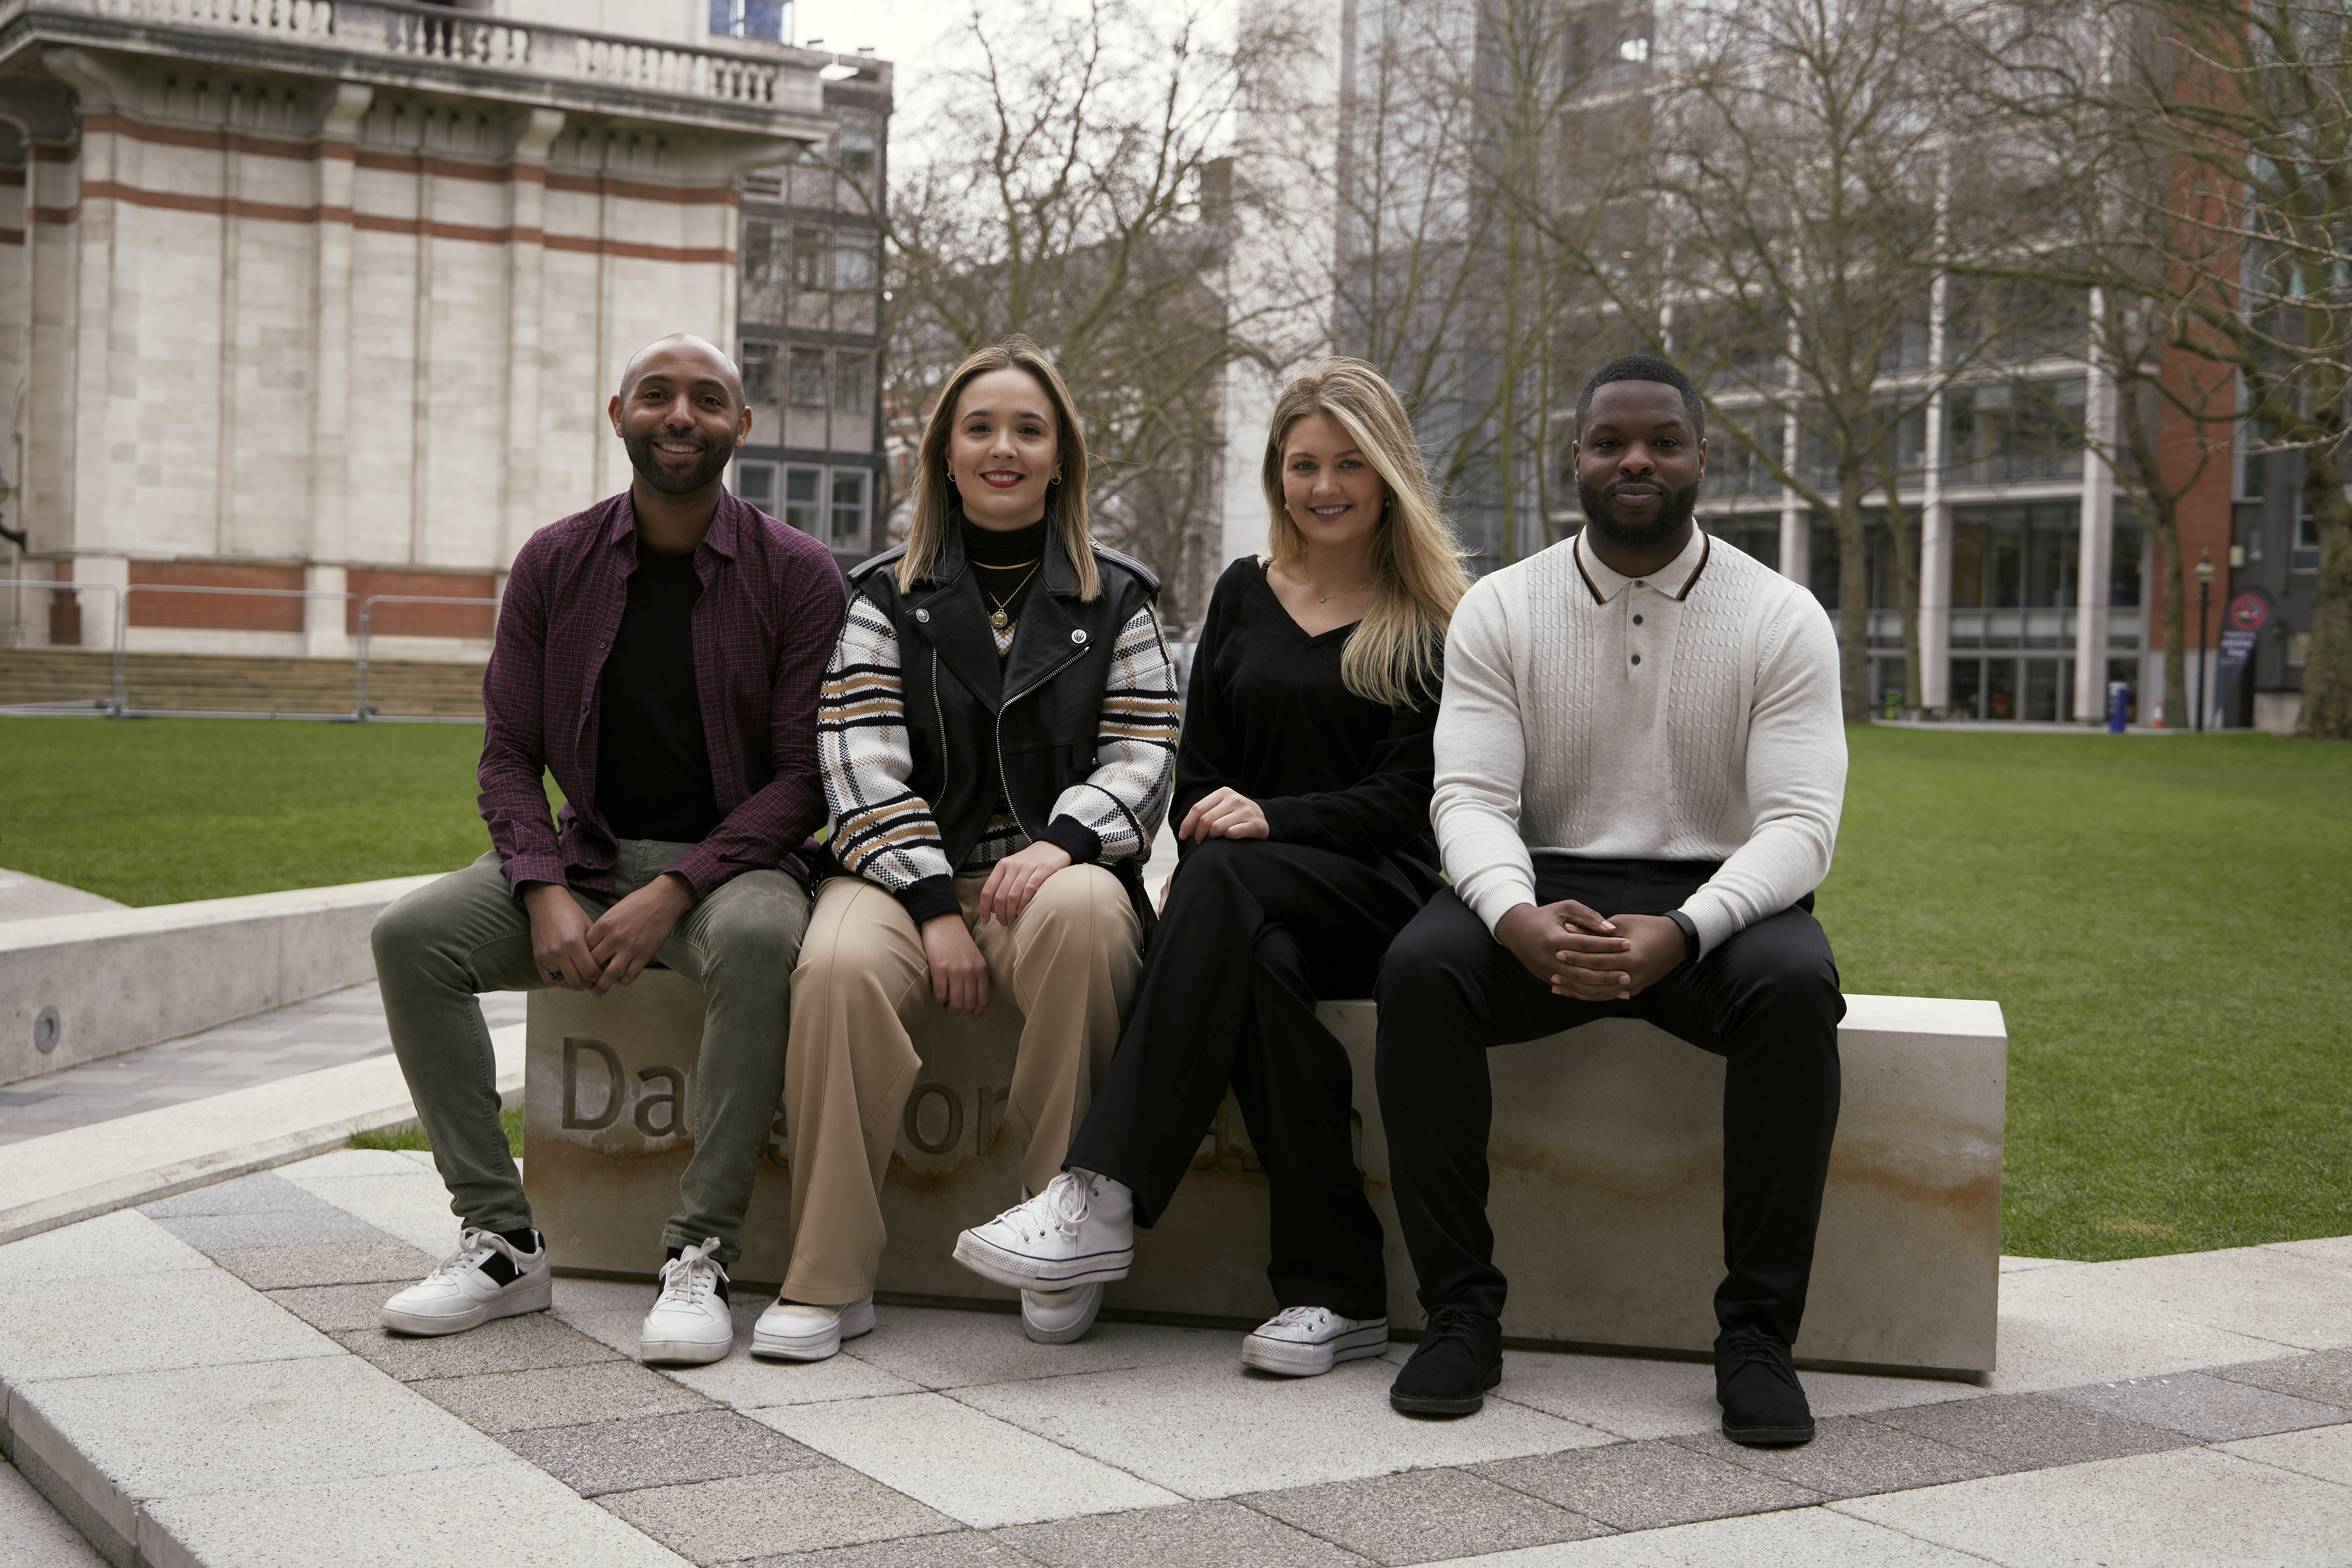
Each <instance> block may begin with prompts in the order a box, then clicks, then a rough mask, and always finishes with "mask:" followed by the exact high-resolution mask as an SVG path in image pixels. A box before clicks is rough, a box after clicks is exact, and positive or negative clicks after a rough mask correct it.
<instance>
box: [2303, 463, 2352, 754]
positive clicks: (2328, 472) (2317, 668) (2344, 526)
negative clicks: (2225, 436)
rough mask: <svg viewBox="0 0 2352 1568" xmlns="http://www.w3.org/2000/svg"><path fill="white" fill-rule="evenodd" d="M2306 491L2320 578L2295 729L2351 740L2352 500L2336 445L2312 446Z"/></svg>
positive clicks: (2314, 737)
mask: <svg viewBox="0 0 2352 1568" xmlns="http://www.w3.org/2000/svg"><path fill="white" fill-rule="evenodd" d="M2303 493H2304V500H2305V504H2306V505H2308V506H2309V507H2310V508H2311V516H2312V521H2313V522H2314V523H2315V524H2316V525H2317V527H2318V530H2319V581H2318V582H2317V583H2316V584H2314V586H2313V591H2312V597H2311V651H2310V653H2309V654H2307V655H2306V656H2305V661H2304V666H2303V711H2302V713H2301V715H2300V716H2299V717H2297V718H2296V720H2295V723H2294V732H2295V733H2296V734H2298V735H2302V736H2305V737H2306V738H2309V739H2312V740H2318V741H2352V501H2347V500H2345V497H2344V474H2343V470H2342V468H2341V467H2340V466H2339V465H2338V463H2337V462H2336V451H2335V447H2333V445H2332V444H2331V445H2329V446H2326V447H2311V448H2310V449H2309V451H2308V453H2307V455H2306V457H2305V468H2304V481H2303Z"/></svg>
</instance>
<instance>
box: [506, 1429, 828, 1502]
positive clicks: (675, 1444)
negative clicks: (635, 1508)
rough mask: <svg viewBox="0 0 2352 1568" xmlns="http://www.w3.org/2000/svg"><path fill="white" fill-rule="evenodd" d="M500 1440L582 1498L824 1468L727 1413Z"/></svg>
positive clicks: (818, 1459)
mask: <svg viewBox="0 0 2352 1568" xmlns="http://www.w3.org/2000/svg"><path fill="white" fill-rule="evenodd" d="M501 1441H503V1442H504V1443H505V1444H506V1446H507V1447H509V1448H512V1449H513V1450H514V1451H515V1452H516V1453H518V1454H520V1455H521V1456H522V1457H523V1458H526V1459H529V1460H530V1462H531V1463H532V1464H534V1465H537V1466H538V1467H539V1468H541V1469H542V1470H545V1471H546V1472H547V1473H548V1474H549V1475H551V1476H553V1477H554V1478H555V1479H557V1480H560V1481H562V1483H563V1484H564V1485H566V1486H568V1487H570V1488H571V1489H572V1490H573V1491H576V1492H578V1493H579V1494H580V1495H581V1496H583V1497H601V1496H603V1495H604V1493H606V1492H625V1491H637V1490H640V1489H644V1488H646V1487H671V1486H679V1485H682V1484H684V1483H686V1482H688V1481H715V1480H724V1479H729V1478H730V1477H734V1476H765V1475H774V1474H777V1473H778V1472H780V1471H783V1470H799V1469H805V1468H808V1467H809V1466H811V1465H819V1464H823V1463H824V1458H823V1457H822V1456H820V1455H818V1454H816V1453H814V1451H812V1450H810V1449H808V1448H805V1447H802V1446H801V1445H800V1444H798V1443H795V1442H793V1440H792V1439H791V1438H789V1437H787V1436H784V1435H783V1434H782V1433H780V1432H776V1431H773V1430H772V1429H771V1428H769V1427H766V1426H761V1425H760V1423H758V1422H756V1421H749V1420H746V1419H744V1418H743V1417H742V1416H740V1415H736V1414H735V1413H734V1412H732V1411H727V1410H707V1411H702V1412H699V1413H697V1414H694V1415H655V1416H648V1417H646V1418H645V1419H643V1420H637V1421H599V1422H595V1423H593V1424H591V1425H589V1426H553V1427H548V1428H546V1429H544V1430H540V1431H530V1432H509V1433H508V1434H506V1436H504V1437H503V1438H502V1439H501Z"/></svg>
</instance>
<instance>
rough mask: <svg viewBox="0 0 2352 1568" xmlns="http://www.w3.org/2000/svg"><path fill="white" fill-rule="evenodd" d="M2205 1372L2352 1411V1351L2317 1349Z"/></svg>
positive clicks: (2218, 1367)
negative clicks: (2303, 1353)
mask: <svg viewBox="0 0 2352 1568" xmlns="http://www.w3.org/2000/svg"><path fill="white" fill-rule="evenodd" d="M2206 1375H2207V1376H2209V1377H2226V1378H2228V1379H2229V1380H2230V1381H2231V1382H2232V1383H2244V1384H2252V1385H2253V1386H2254V1387H2256V1388H2268V1389H2273V1390H2275V1391H2276V1392H2278V1393H2280V1394H2294V1396H2295V1397H2296V1398H2298V1399H2312V1400H2316V1401H2318V1402H2319V1403H2320V1404H2322V1405H2339V1406H2341V1407H2343V1408H2345V1409H2347V1410H2352V1351H2317V1352H2314V1353H2312V1354H2310V1355H2296V1356H2281V1357H2279V1358H2277V1359H2275V1360H2273V1361H2252V1362H2246V1363H2242V1364H2240V1365H2237V1366H2216V1367H2208V1368H2207V1369H2206Z"/></svg>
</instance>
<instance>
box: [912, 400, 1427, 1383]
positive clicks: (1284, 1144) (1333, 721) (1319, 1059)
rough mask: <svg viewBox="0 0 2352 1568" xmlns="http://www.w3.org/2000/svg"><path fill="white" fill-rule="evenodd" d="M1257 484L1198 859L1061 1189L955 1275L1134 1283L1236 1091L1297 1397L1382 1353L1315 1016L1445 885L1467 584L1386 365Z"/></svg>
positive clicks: (1226, 618)
mask: <svg viewBox="0 0 2352 1568" xmlns="http://www.w3.org/2000/svg"><path fill="white" fill-rule="evenodd" d="M1264 479H1265V496H1266V503H1267V506H1268V508H1269V510H1270V511H1271V513H1272V545H1273V550H1272V553H1271V554H1270V556H1265V557H1244V559H1242V560H1239V561H1236V562H1234V563H1233V564H1232V565H1231V566H1230V567H1228V568H1227V569H1226V571H1225V574H1224V576H1223V578H1222V579H1221V580H1220V581H1219V582H1218V584H1217V588H1216V592H1215V594H1214V595H1213V597H1212V598H1211V600H1210V603H1209V612H1208V616H1207V618H1206V620H1205V622H1204V624H1203V626H1202V633H1201V643H1200V648H1199V651H1198V653H1197V654H1196V655H1195V658H1194V662H1193V667H1192V689H1191V693H1190V696H1189V697H1188V699H1187V702H1186V708H1185V721H1184V731H1183V738H1182V741H1181V743H1180V745H1179V748H1178V752H1177V759H1176V784H1175V792H1174V795H1173V798H1172V801H1171V808H1170V816H1171V819H1173V820H1175V821H1176V822H1177V823H1178V828H1177V836H1178V839H1179V847H1180V849H1181V854H1182V859H1181V863H1180V865H1179V868H1178V870H1177V874H1176V876H1175V878H1174V879H1173V880H1172V882H1171V886H1170V889H1169V895H1168V904H1167V910H1166V912H1165V914H1164V915H1163V916H1162V918H1161V921H1160V927H1159V930H1158V931H1157V932H1156V933H1155V935H1154V937H1153V940H1152V944H1151V947H1150V952H1149V954H1148V956H1147V958H1146V961H1145V965H1144V972H1143V976H1142V979H1141V981H1140V982H1139V985H1138V988H1137V992H1136V997H1135V1004H1134V1007H1133V1010H1132V1012H1131V1014H1130V1015H1129V1023H1128V1025H1127V1026H1126V1029H1125V1031H1124V1032H1123V1033H1122V1034H1121V1036H1120V1038H1119V1047H1118V1056H1117V1057H1116V1058H1114V1059H1113V1061H1112V1063H1111V1067H1110V1071H1109V1073H1108V1078H1107V1080H1106V1081H1105V1083H1104V1085H1103V1087H1102V1089H1100V1091H1099V1092H1098V1093H1097V1097H1096V1099H1095V1101H1094V1105H1093V1107H1092V1109H1091V1110H1089V1111H1088V1113H1087V1119H1086V1121H1085V1123H1084V1125H1083V1126H1082V1127H1081V1128H1080V1129H1079V1131H1078V1134H1077V1136H1076V1138H1075V1139H1073V1140H1072V1142H1071V1145H1070V1151H1069V1153H1068V1155H1067V1157H1066V1160H1065V1163H1064V1167H1063V1173H1062V1174H1061V1175H1060V1176H1058V1177H1056V1178H1055V1180H1054V1181H1053V1182H1052V1184H1050V1185H1048V1186H1047V1188H1046V1189H1045V1192H1043V1193H1041V1194H1038V1195H1037V1196H1036V1197H1034V1198H1033V1199H1031V1200H1030V1201H1028V1202H1027V1203H1024V1204H1023V1205H1019V1206H1017V1207H1015V1208H1012V1209H1008V1210H1007V1211H1005V1213H1003V1215H999V1216H998V1217H997V1218H996V1219H995V1220H993V1221H992V1222H991V1223H989V1224H987V1225H985V1226H976V1227H974V1228H973V1229H971V1230H968V1231H965V1232H964V1233H963V1234H962V1236H961V1237H959V1238H958V1241H957V1246H956V1257H957V1258H958V1260H959V1261H961V1262H962V1263H963V1264H964V1265H965V1266H966V1267H967V1268H971V1269H973V1270H974V1271H975V1272H977V1273H980V1274H982V1275H984V1276H986V1277H987V1278H989V1279H995V1280H997V1281H999V1282H1000V1283H1003V1284H1007V1285H1014V1286H1020V1287H1023V1288H1025V1289H1032V1290H1034V1289H1051V1288H1054V1287H1056V1286H1060V1287H1064V1288H1066V1287H1068V1286H1071V1285H1075V1284H1077V1283H1080V1282H1085V1281H1095V1280H1108V1279H1119V1278H1121V1277H1123V1276H1124V1275H1125V1274H1126V1272H1127V1270H1128V1266H1129V1263H1130V1262H1131V1261H1132V1259H1133V1258H1134V1247H1133V1227H1134V1226H1135V1225H1136V1224H1141V1225H1143V1226H1147V1227H1148V1226H1151V1225H1153V1224H1154V1223H1156V1222H1157V1221H1158V1220H1159V1218H1160V1215H1161V1214H1162V1213H1164V1212H1165V1210H1166V1208H1167V1205H1168V1203H1169V1201H1170V1199H1171V1196H1172V1195H1173V1194H1174V1192H1175V1189H1176V1186H1177V1184H1178V1183H1179V1182H1181V1180H1182V1179H1183V1175H1184V1173H1185V1172H1186V1171H1187V1170H1188V1169H1190V1168H1191V1164H1192V1157H1193V1154H1194V1152H1196V1151H1197V1150H1198V1149H1199V1148H1200V1145H1201V1138H1202V1134H1203V1133H1204V1132H1205V1131H1208V1128H1209V1125H1210V1123H1211V1121H1212V1120H1213V1118H1214V1117H1215V1115H1216V1111H1217V1107H1218V1105H1219V1104H1220V1103H1222V1102H1223V1099H1224V1095H1225V1090H1226V1088H1227V1086H1228V1085H1229V1084H1230V1085H1231V1086H1232V1088H1233V1090H1234V1094H1235V1096H1236V1098H1237V1099H1238V1100H1240V1102H1241V1108H1242V1113H1243V1115H1244V1118H1246V1120H1247V1121H1248V1123H1249V1131H1250V1141H1251V1143H1252V1145H1253V1146H1254V1147H1255V1150H1256V1151H1257V1155H1258V1159H1259V1161H1260V1163H1263V1164H1264V1166H1265V1172H1266V1176H1267V1181H1268V1185H1269V1188H1270V1197H1271V1202H1272V1205H1273V1216H1272V1217H1273V1228H1272V1241H1273V1258H1272V1261H1271V1263H1270V1265H1269V1267H1268V1268H1267V1271H1266V1273H1267V1279H1269V1280H1270V1281H1271V1283H1272V1284H1273V1287H1274V1296H1275V1303H1276V1307H1277V1309H1278V1310H1277V1311H1276V1315H1275V1316H1274V1318H1273V1319H1272V1320H1270V1321H1267V1322H1266V1323H1265V1324H1263V1325H1261V1326H1260V1327H1259V1329H1258V1330H1257V1331H1256V1332H1255V1333H1253V1334H1251V1335H1250V1336H1249V1337H1248V1338H1247V1339H1246V1340H1245V1341H1244V1343H1243V1352H1242V1359H1243V1360H1244V1362H1246V1363H1249V1364H1251V1365H1253V1366H1257V1367H1261V1368H1264V1369H1265V1370H1266V1371H1269V1372H1277V1373H1290V1374H1293V1375H1297V1376H1306V1375H1311V1374H1314V1373H1322V1372H1327V1371H1328V1370H1330V1368H1331V1366H1332V1365H1333V1364H1334V1363H1336V1362H1339V1361H1346V1360H1351V1359H1354V1358H1356V1357H1359V1356H1370V1355H1378V1354H1379V1353H1380V1352H1381V1350H1382V1349H1383V1348H1384V1346H1385V1345H1386V1343H1387V1341H1388V1316H1387V1312H1388V1309H1387V1304H1386V1303H1387V1296H1388V1291H1387V1284H1386V1280H1385V1278H1384V1275H1383V1271H1382V1268H1381V1226H1380V1222H1379V1220H1378V1219H1376V1218H1375V1217H1374V1216H1373V1214H1372V1211H1371V1206H1370V1205H1369V1204H1368V1203H1367V1202H1366V1201H1365V1198H1364V1192H1363V1182H1362V1178H1361V1176H1360V1174H1359V1173H1358V1171H1357V1169H1356V1163H1355V1154H1354V1148H1353V1139H1352V1136H1351V1132H1350V1125H1349V1108H1350V1101H1351V1099H1352V1093H1351V1088H1352V1085H1351V1074H1350V1070H1349V1063H1348V1056H1347V1052H1346V1051H1345V1049H1344V1048H1342V1047H1341V1046H1340V1045H1339V1041H1337V1040H1336V1039H1334V1038H1333V1037H1331V1034H1330V1032H1329V1031H1328V1030H1327V1029H1325V1028H1324V1027H1323V1026H1322V1025H1321V1024H1320V1023H1319V1022H1318V1020H1317V1018H1316V1015H1315V1005H1316V1002H1317V1000H1318V998H1322V997H1343V996H1364V995H1369V994H1370V993H1371V989H1372V983H1373V979H1374V977H1375V975H1376V974H1377V973H1378V971H1379V967H1380V961H1381V954H1382V953H1383V952H1385V951H1386V950H1387V948H1388V944H1389V941H1390V939H1391V937H1393V936H1394V935H1395V934H1396V932H1397V931H1399V930H1401V929H1402V927H1403V926H1404V924H1405V922H1406V921H1410V920H1411V919H1412V917H1413V915H1414V914H1415V913H1416V912H1417V911H1418V910H1420V909H1421V907H1422V905H1423V903H1425V902H1426V901H1427V900H1428V899H1429V898H1430V896H1431V895H1432V894H1433V892H1434V891H1435V889H1437V887H1438V886H1439V885H1440V883H1439V881H1438V878H1437V873H1436V870H1435V867H1436V865H1437V852H1436V847H1435V844H1434V842H1433V839H1432V837H1431V835H1430V826H1429V799H1430V788H1431V782H1432V759H1431V754H1430V733H1431V730H1432V728H1433V725H1434V724H1435V721H1436V717H1437V695H1438V682H1439V674H1440V660H1441V658H1442V656H1443V651H1444V637H1445V626H1446V622H1447V620H1448V619H1449V617H1450V616H1452V614H1453V611H1454V604H1455V603H1456V602H1457V601H1458V600H1459V599H1460V598H1461V596H1462V594H1463V592H1464V590H1465V588H1466V587H1467V586H1468V579H1467V577H1466V576H1465V574H1464V572H1463V570H1462V566H1461V561H1460V549H1459V546H1458V544H1457V543H1456V542H1455V540H1454V534H1453V531H1451V529H1449V528H1448V527H1447V525H1446V522H1445V520H1444V515H1443V514H1442V513H1441V512H1440V510H1439V509H1438V505H1437V501H1436V499H1435V497H1434V496H1433V494H1432V492H1431V490H1430V487H1429V481H1428V478H1427V476H1426V474H1425V473H1424V472H1423V466H1422V458H1421V453H1420V448H1419V447H1418V446H1417V445H1416V444H1415V442H1414V440H1413V436H1412V424H1411V422H1410V421H1409V420H1408V419H1407V418H1406V416H1405V412H1404V408H1403V406H1402V405H1401V404H1400V403H1399V402H1398V400H1397V396H1396V394H1395V393H1394V392H1393V391H1391V389H1390V387H1389V385H1388V384H1387V383H1386V382H1385V381H1383V380H1382V379H1381V376H1380V374H1378V373H1377V372H1376V371H1374V370H1373V369H1372V368H1371V367H1370V365H1367V364H1364V363H1361V362H1359V361H1354V360H1339V361H1335V362H1332V363H1328V364H1327V365H1325V366H1323V367H1322V368H1321V369H1318V370H1317V371H1314V372H1311V373H1309V374H1306V375H1302V376H1300V377H1298V378H1297V380H1295V381H1293V382H1292V383H1291V384H1289V385H1288V386H1287V387H1286V388H1285V389H1284V391H1283V394H1282V395H1281V397H1280V398H1279V399H1278V400H1277V402H1276V406H1275V414H1274V419H1273V422H1272V428H1271V429H1270V430H1269V432H1268V434H1267V438H1266V447H1265V468H1264Z"/></svg>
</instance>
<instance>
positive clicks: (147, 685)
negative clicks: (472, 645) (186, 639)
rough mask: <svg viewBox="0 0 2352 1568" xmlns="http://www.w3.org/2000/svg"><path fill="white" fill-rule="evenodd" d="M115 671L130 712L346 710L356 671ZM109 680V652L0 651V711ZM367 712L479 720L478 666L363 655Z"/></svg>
mask: <svg viewBox="0 0 2352 1568" xmlns="http://www.w3.org/2000/svg"><path fill="white" fill-rule="evenodd" d="M123 674H124V680H125V688H126V695H127V696H128V698H129V700H130V704H131V707H132V708H134V709H145V710H163V711H166V712H239V713H255V712H260V713H270V712H278V713H348V712H350V711H351V709H352V698H353V695H354V691H355V689H356V683H357V678H358V665H357V664H356V662H355V661H353V660H352V659H348V658H267V657H257V656H239V655H230V654H176V653H168V654H167V653H133V654H131V655H128V656H127V657H126V658H125V660H124V668H123ZM112 682H113V656H112V655H111V654H110V653H108V652H107V651H105V650H104V649H100V648H6V649H0V707H11V706H20V705H30V704H35V703H58V702H72V701H92V702H95V701H99V700H103V699H104V698H105V697H106V696H107V695H108V694H109V692H110V690H111V689H112ZM368 706H369V707H370V708H372V709H373V710H375V711H376V712H378V713H380V714H383V715H386V716H389V717H400V718H448V719H478V718H480V717H481V714H482V667H481V666H480V665H478V664H441V663H432V662H426V661H423V660H395V659H371V660H370V661H369V662H368Z"/></svg>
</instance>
